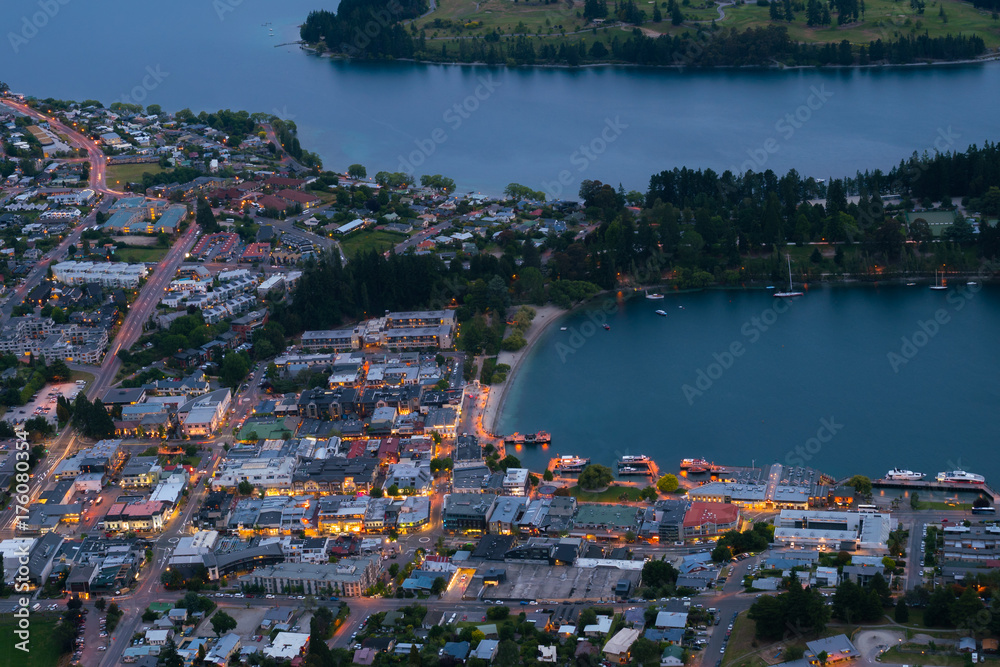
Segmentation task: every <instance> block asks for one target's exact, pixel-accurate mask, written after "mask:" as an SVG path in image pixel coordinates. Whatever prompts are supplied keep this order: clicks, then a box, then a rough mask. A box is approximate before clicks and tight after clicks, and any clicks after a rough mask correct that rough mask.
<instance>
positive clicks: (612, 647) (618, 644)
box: [604, 628, 642, 665]
mask: <svg viewBox="0 0 1000 667" xmlns="http://www.w3.org/2000/svg"><path fill="white" fill-rule="evenodd" d="M641 634H642V632H641V631H640V630H636V629H634V628H622V629H621V630H619V631H618V632H617V633H616V634H615V636H614V637H612V638H611V639H610V640H608V643H607V644H605V645H604V657H605V659H607V660H608V661H609V662H613V663H617V664H620V665H624V664H625V663H627V662H628V660H629V650H630V649H631V648H632V644H634V643H635V640H636V639H638V638H639V636H640V635H641Z"/></svg>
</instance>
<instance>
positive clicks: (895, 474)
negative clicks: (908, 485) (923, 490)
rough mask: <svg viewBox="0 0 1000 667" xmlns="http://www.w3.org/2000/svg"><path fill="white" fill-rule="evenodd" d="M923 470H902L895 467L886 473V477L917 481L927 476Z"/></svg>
mask: <svg viewBox="0 0 1000 667" xmlns="http://www.w3.org/2000/svg"><path fill="white" fill-rule="evenodd" d="M926 476H927V475H925V474H924V473H922V472H913V471H912V470H900V469H899V468H893V469H892V470H890V471H889V472H887V473H886V474H885V478H886V479H895V480H904V481H910V482H915V481H917V480H921V479H923V478H924V477H926Z"/></svg>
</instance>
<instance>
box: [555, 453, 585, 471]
mask: <svg viewBox="0 0 1000 667" xmlns="http://www.w3.org/2000/svg"><path fill="white" fill-rule="evenodd" d="M589 463H590V459H585V458H582V457H579V456H571V455H570V456H560V457H558V458H556V459H555V464H553V466H552V469H553V470H554V471H555V472H581V471H582V470H583V469H584V468H586V467H587V464H589Z"/></svg>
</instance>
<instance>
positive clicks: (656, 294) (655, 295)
mask: <svg viewBox="0 0 1000 667" xmlns="http://www.w3.org/2000/svg"><path fill="white" fill-rule="evenodd" d="M646 298H647V299H662V298H663V295H662V294H660V293H659V292H653V293H652V294H650V293H649V292H646Z"/></svg>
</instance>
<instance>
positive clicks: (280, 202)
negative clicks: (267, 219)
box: [257, 195, 290, 211]
mask: <svg viewBox="0 0 1000 667" xmlns="http://www.w3.org/2000/svg"><path fill="white" fill-rule="evenodd" d="M257 206H260V207H261V208H273V209H277V210H279V211H284V210H285V209H286V208H288V207H289V206H290V204H289V203H288V200H287V199H282V198H281V197H275V196H274V195H264V196H263V197H259V198H258V199H257Z"/></svg>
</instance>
